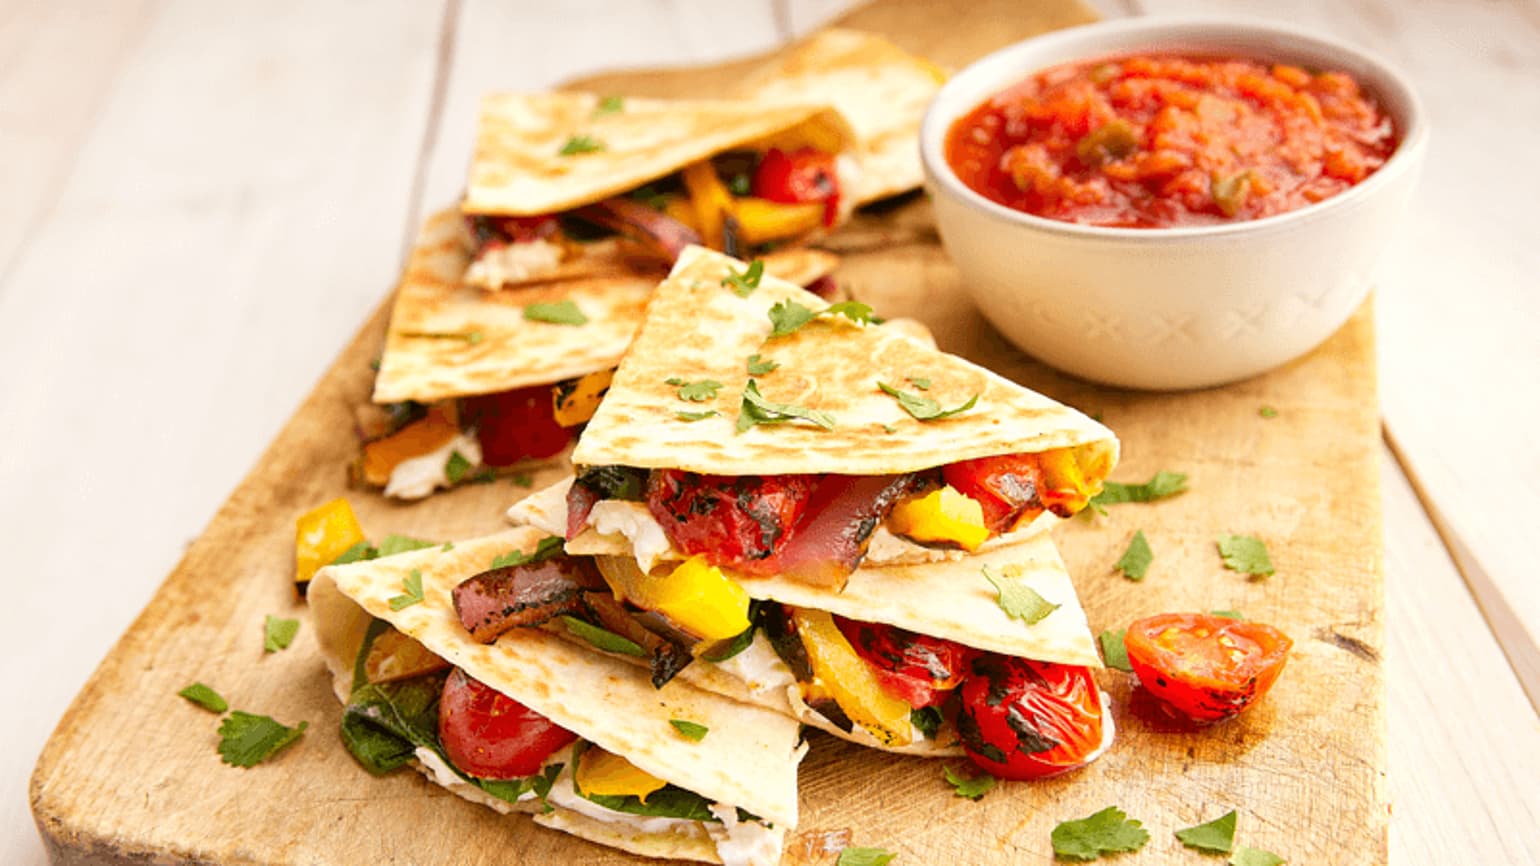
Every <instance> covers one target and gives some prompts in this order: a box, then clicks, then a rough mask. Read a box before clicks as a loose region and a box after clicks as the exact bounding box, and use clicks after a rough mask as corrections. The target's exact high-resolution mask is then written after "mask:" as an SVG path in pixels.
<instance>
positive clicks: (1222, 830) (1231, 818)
mask: <svg viewBox="0 0 1540 866" xmlns="http://www.w3.org/2000/svg"><path fill="white" fill-rule="evenodd" d="M1176 838H1178V839H1180V840H1181V841H1182V844H1183V845H1186V846H1187V847H1189V848H1197V849H1198V850H1200V851H1213V852H1214V853H1216V854H1228V853H1230V849H1231V848H1233V847H1235V810H1234V809H1231V810H1230V811H1228V812H1226V813H1225V814H1223V815H1220V816H1219V817H1218V818H1215V819H1214V820H1212V821H1210V822H1208V823H1207V824H1198V825H1196V826H1193V827H1183V828H1182V829H1180V830H1178V831H1176Z"/></svg>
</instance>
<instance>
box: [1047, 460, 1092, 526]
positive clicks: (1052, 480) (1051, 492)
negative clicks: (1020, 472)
mask: <svg viewBox="0 0 1540 866" xmlns="http://www.w3.org/2000/svg"><path fill="white" fill-rule="evenodd" d="M1037 462H1038V466H1040V467H1042V470H1043V489H1042V490H1039V491H1038V494H1037V498H1038V499H1040V500H1042V502H1043V507H1044V508H1047V509H1048V510H1049V511H1052V512H1053V513H1054V514H1057V515H1059V516H1060V517H1071V516H1073V515H1074V514H1075V512H1077V511H1079V510H1080V509H1082V508H1085V506H1086V503H1087V502H1089V501H1090V499H1091V496H1092V493H1091V491H1090V485H1088V484H1087V483H1086V478H1085V472H1084V471H1082V470H1081V468H1080V461H1079V460H1078V459H1077V458H1076V457H1075V449H1073V448H1055V449H1053V450H1052V451H1044V452H1042V453H1041V454H1039V455H1037Z"/></svg>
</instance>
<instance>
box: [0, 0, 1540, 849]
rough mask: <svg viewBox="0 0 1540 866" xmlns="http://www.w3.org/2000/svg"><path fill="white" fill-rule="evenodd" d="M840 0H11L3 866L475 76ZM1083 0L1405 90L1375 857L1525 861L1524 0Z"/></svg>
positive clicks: (401, 242) (1, 233) (3, 195)
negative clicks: (1406, 176) (1417, 96)
mask: <svg viewBox="0 0 1540 866" xmlns="http://www.w3.org/2000/svg"><path fill="white" fill-rule="evenodd" d="M848 5H850V4H849V3H848V2H846V0H735V2H730V3H729V2H721V0H674V2H669V0H652V2H642V0H631V2H609V0H566V2H559V3H558V2H549V0H546V2H533V0H518V2H503V3H497V2H489V0H395V2H385V0H379V2H370V3H361V2H359V3H339V2H333V3H324V4H323V3H311V2H304V0H267V2H263V3H260V4H257V3H244V4H242V3H234V2H225V3H214V2H206V0H96V2H90V0H73V2H51V0H5V2H4V3H3V4H0V526H3V527H4V530H3V535H0V538H3V540H4V542H5V545H4V547H5V550H6V551H7V560H8V563H7V564H8V567H7V568H6V569H5V572H6V573H5V576H4V582H5V584H6V589H5V598H6V602H5V605H6V606H5V610H6V615H5V617H4V619H5V621H6V623H7V625H6V628H5V629H4V631H3V638H0V641H3V643H0V649H3V652H0V684H3V685H0V687H3V688H4V690H5V694H6V695H7V698H6V699H5V700H3V701H0V706H3V707H4V710H3V713H0V718H3V722H0V725H3V728H0V731H3V733H4V746H5V747H4V749H3V757H0V863H5V864H22V866H27V864H39V863H42V862H44V861H43V855H42V849H41V846H40V844H39V842H38V840H37V837H36V834H35V831H34V829H33V827H32V822H31V818H30V815H29V813H28V808H27V800H26V784H27V774H28V772H29V770H30V768H31V766H32V763H33V761H34V760H35V758H36V755H37V752H38V750H39V749H40V748H41V746H42V744H43V741H44V740H45V739H46V738H47V735H48V733H49V731H50V730H51V729H52V727H53V725H54V723H55V722H56V720H57V719H58V716H59V714H60V713H61V712H62V711H63V710H64V707H65V706H66V704H67V703H68V701H69V699H70V698H71V696H72V695H73V694H74V693H75V691H76V689H77V688H78V687H79V686H80V685H81V683H83V682H84V681H85V679H86V677H87V676H88V674H89V673H90V671H91V670H92V668H93V667H94V666H95V665H96V663H97V662H98V661H99V660H100V658H101V657H102V655H103V654H104V653H105V652H107V650H108V649H109V648H110V646H111V645H112V643H113V641H114V640H115V639H116V638H117V636H118V635H119V634H120V633H121V632H122V631H123V630H124V629H125V628H126V627H128V625H129V623H130V622H131V620H132V618H133V616H134V614H135V613H136V612H137V611H138V610H139V609H140V608H141V607H142V606H143V604H144V603H145V602H146V601H147V600H148V599H149V597H150V595H151V593H152V592H153V590H154V589H155V587H156V586H157V585H158V583H159V582H160V580H161V578H162V577H163V576H164V575H165V574H166V573H167V572H168V571H169V570H170V569H171V567H172V566H173V565H174V564H175V562H176V560H177V559H178V558H179V556H180V554H181V550H182V546H183V545H184V543H185V542H186V541H188V540H190V539H191V538H193V537H194V536H195V535H196V534H197V533H198V532H199V530H200V528H201V527H202V526H203V524H204V523H205V522H206V521H207V520H208V519H209V517H210V515H211V514H212V513H213V511H214V509H215V507H216V506H217V505H218V504H219V503H220V502H221V501H222V500H223V499H224V497H225V495H226V494H227V493H228V491H229V490H230V489H231V488H232V487H233V486H234V485H235V483H236V481H237V480H239V478H240V477H241V475H242V474H243V473H244V472H245V471H246V470H247V468H248V467H249V466H250V465H251V464H252V463H253V461H255V460H256V458H257V456H258V455H259V454H260V452H261V450H262V448H263V447H264V446H265V445H266V443H267V442H268V440H269V439H270V438H271V437H272V436H273V434H274V433H275V432H276V431H277V430H278V428H279V426H280V424H281V423H282V422H283V421H284V419H285V418H286V417H287V416H288V415H289V414H290V412H291V411H292V410H293V409H294V408H295V407H296V406H297V405H298V403H299V401H300V399H301V398H302V397H303V395H304V394H305V393H306V392H307V391H308V390H309V388H310V386H311V384H312V383H313V382H314V381H315V380H316V379H317V377H318V376H319V375H320V373H321V372H322V371H323V370H324V369H326V367H327V366H328V365H329V364H330V362H331V360H332V358H333V356H334V354H335V353H336V352H337V351H338V350H339V349H340V348H341V347H342V346H343V345H344V342H345V341H346V340H347V339H348V337H349V335H350V334H351V333H352V331H353V330H354V329H355V328H356V327H357V326H358V325H359V323H360V322H362V321H363V320H364V317H365V315H366V313H367V312H368V311H369V310H370V309H372V308H373V307H374V305H375V304H377V303H378V302H379V300H380V299H381V298H382V297H383V295H384V294H385V292H386V291H387V290H388V288H389V287H390V285H391V284H392V281H393V279H394V277H395V272H396V269H397V267H398V265H399V263H400V259H401V255H402V253H403V251H404V246H405V241H406V239H407V237H408V236H409V233H410V232H411V231H412V230H413V227H414V226H415V224H416V222H417V220H418V216H419V214H421V213H422V212H423V211H424V209H426V208H429V207H435V206H438V205H441V204H444V203H448V202H450V201H452V200H453V199H454V198H455V196H456V194H457V192H458V190H459V187H460V184H461V178H462V172H463V169H464V162H465V157H466V153H467V152H468V142H469V138H470V133H471V129H472V122H473V106H474V102H475V99H476V97H477V95H478V94H479V93H480V92H482V91H484V90H488V89H492V88H511V89H531V88H539V87H543V86H547V85H550V84H553V83H555V82H557V81H559V80H561V79H563V78H568V77H572V76H574V75H577V74H581V73H587V72H595V71H598V70H600V69H605V68H613V67H617V66H627V65H633V66H634V65H657V64H669V63H692V62H702V61H708V60H716V59H722V58H726V57H730V56H734V55H739V54H747V53H752V52H757V51H762V50H764V49H767V48H770V47H772V46H774V45H776V44H779V43H780V42H783V41H785V40H787V39H790V38H792V37H794V36H795V35H797V34H800V33H803V32H806V31H808V30H809V29H812V28H813V27H815V26H816V25H818V24H819V23H821V22H822V21H824V20H826V19H827V18H829V17H831V16H833V15H835V14H837V13H838V12H840V11H843V9H845V8H846V7H847V6H848ZM1096 5H1097V7H1098V8H1099V11H1101V12H1102V14H1104V15H1108V16H1118V15H1127V14H1161V15H1165V14H1182V13H1227V14H1234V15H1241V14H1254V15H1261V16H1269V15H1270V16H1273V17H1277V18H1283V19H1287V20H1289V21H1292V22H1294V23H1297V24H1301V25H1307V26H1312V27H1315V28H1316V29H1319V30H1322V31H1324V32H1328V33H1332V34H1335V35H1337V36H1339V37H1342V38H1345V39H1349V40H1351V41H1354V42H1357V43H1359V44H1362V45H1365V46H1367V47H1369V48H1371V49H1373V50H1376V51H1378V52H1379V53H1382V54H1384V55H1386V56H1387V57H1389V58H1390V59H1391V60H1393V61H1395V62H1397V63H1398V64H1400V65H1401V66H1402V67H1404V68H1405V69H1407V70H1408V71H1410V72H1411V74H1412V77H1413V78H1414V80H1415V82H1416V84H1417V85H1418V86H1419V89H1420V90H1421V93H1422V95H1423V97H1424V99H1425V100H1426V102H1427V104H1428V108H1429V110H1430V113H1431V116H1432V119H1433V128H1434V140H1433V149H1432V155H1431V158H1430V160H1429V162H1428V166H1427V171H1426V174H1425V175H1424V178H1423V184H1422V187H1421V191H1420V194H1419V196H1418V200H1417V202H1416V205H1415V210H1414V212H1413V213H1412V215H1411V216H1410V218H1409V219H1408V221H1407V223H1406V224H1405V225H1404V227H1403V230H1402V231H1401V233H1400V235H1399V237H1398V239H1397V241H1396V243H1395V244H1394V246H1393V248H1392V249H1391V251H1390V253H1389V255H1388V257H1387V261H1386V262H1385V264H1384V266H1383V268H1382V271H1381V279H1380V291H1379V294H1378V301H1377V312H1378V317H1379V340H1380V353H1381V399H1382V404H1383V411H1384V417H1385V424H1386V431H1387V444H1388V447H1387V449H1386V452H1385V455H1386V456H1385V462H1384V505H1385V512H1386V527H1387V529H1386V539H1385V541H1386V546H1387V552H1388V572H1389V573H1388V598H1389V615H1388V620H1389V622H1388V625H1389V632H1388V634H1389V645H1388V647H1387V670H1388V672H1389V677H1388V680H1389V686H1388V690H1389V695H1388V699H1389V703H1390V706H1389V713H1388V716H1389V737H1390V762H1391V763H1390V777H1389V780H1388V783H1389V786H1390V791H1391V795H1392V799H1393V801H1394V815H1393V819H1392V823H1391V828H1392V830H1391V852H1392V857H1393V859H1395V860H1396V861H1397V862H1398V863H1416V864H1423V863H1427V864H1449V863H1478V862H1479V863H1487V864H1493V863H1526V864H1527V863H1540V718H1537V713H1536V706H1540V651H1537V640H1540V579H1537V578H1536V576H1535V575H1533V574H1532V572H1533V571H1534V570H1535V568H1534V566H1533V564H1532V563H1533V562H1534V559H1535V557H1534V555H1533V554H1531V552H1530V551H1531V549H1532V547H1533V545H1534V538H1535V537H1536V526H1535V523H1536V521H1537V518H1540V432H1537V431H1540V401H1537V399H1536V398H1537V397H1540V338H1537V336H1536V323H1537V322H1540V296H1537V294H1536V291H1535V290H1536V282H1535V279H1534V275H1535V274H1536V273H1540V219H1537V218H1536V216H1535V214H1536V208H1537V207H1540V205H1537V204H1536V202H1537V201H1540V171H1536V170H1534V169H1533V168H1530V167H1525V166H1524V165H1523V161H1527V162H1528V163H1530V164H1531V165H1532V164H1533V160H1534V157H1533V151H1534V143H1535V142H1536V141H1540V0H1488V2H1482V3H1470V2H1466V3H1460V2H1454V0H1441V2H1439V0H1415V2H1398V0H1315V2H1294V3H1287V4H1281V3H1279V2H1267V0H1241V2H1235V0H1232V2H1221V0H1125V2H1119V0H1100V2H1097V3H1096ZM1516 160H1517V161H1520V163H1519V164H1520V167H1519V168H1514V167H1513V165H1514V164H1515V161H1516ZM333 470H334V467H317V471H333Z"/></svg>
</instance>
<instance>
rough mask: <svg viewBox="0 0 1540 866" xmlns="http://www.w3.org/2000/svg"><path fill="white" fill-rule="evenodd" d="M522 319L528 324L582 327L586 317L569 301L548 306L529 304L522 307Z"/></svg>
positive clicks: (586, 320) (586, 321)
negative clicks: (543, 323) (542, 323)
mask: <svg viewBox="0 0 1540 866" xmlns="http://www.w3.org/2000/svg"><path fill="white" fill-rule="evenodd" d="M524 319H525V321H529V322H548V323H550V324H552V325H584V324H587V323H588V317H587V316H585V315H583V311H582V310H580V309H578V305H577V304H575V303H573V302H572V301H570V300H567V301H556V302H554V303H549V304H529V305H527V306H525V307H524Z"/></svg>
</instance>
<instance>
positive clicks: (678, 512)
mask: <svg viewBox="0 0 1540 866" xmlns="http://www.w3.org/2000/svg"><path fill="white" fill-rule="evenodd" d="M817 486H818V476H816V475H764V476H757V475H743V476H726V475H697V474H695V473H693V472H681V471H678V470H674V469H661V470H657V471H654V472H653V473H652V475H651V476H650V477H649V478H648V481H647V510H648V511H650V512H651V513H652V516H653V517H654V518H656V519H657V521H658V523H660V524H662V526H663V531H664V532H665V533H666V534H667V535H668V540H669V541H671V542H673V544H674V546H675V547H677V548H678V549H679V550H680V551H682V552H683V553H684V554H685V555H686V556H696V555H704V556H705V557H706V561H707V562H710V563H711V564H712V565H720V566H726V567H738V566H744V565H746V564H748V563H750V562H753V561H755V560H762V559H766V558H767V557H769V556H770V555H771V554H772V553H774V552H775V550H776V547H777V545H778V543H779V542H780V541H781V539H782V537H783V536H785V535H786V534H787V532H788V531H790V529H791V528H792V527H793V526H795V525H796V523H797V518H799V517H800V516H801V515H802V512H803V510H804V509H806V507H807V504H808V500H809V499H810V498H812V495H813V490H814V489H815V488H817Z"/></svg>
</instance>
